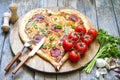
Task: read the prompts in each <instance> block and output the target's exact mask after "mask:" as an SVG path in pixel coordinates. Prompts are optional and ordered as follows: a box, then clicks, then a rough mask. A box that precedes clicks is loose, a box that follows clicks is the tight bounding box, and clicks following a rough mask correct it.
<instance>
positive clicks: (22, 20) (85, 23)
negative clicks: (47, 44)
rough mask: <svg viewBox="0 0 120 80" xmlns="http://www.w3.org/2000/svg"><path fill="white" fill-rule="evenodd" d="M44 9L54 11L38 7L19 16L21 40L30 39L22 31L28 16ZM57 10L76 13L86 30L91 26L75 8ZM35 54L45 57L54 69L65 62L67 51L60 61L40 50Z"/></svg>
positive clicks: (57, 68) (44, 10) (30, 16)
mask: <svg viewBox="0 0 120 80" xmlns="http://www.w3.org/2000/svg"><path fill="white" fill-rule="evenodd" d="M58 10H59V9H58ZM46 11H47V12H50V13H54V11H52V10H51V9H47V8H40V9H39V8H38V9H34V10H31V11H30V12H28V13H27V14H25V15H24V16H23V17H22V18H21V20H20V22H19V24H18V25H19V36H20V38H21V40H22V41H23V42H26V41H30V39H29V38H28V36H27V34H26V33H25V31H24V30H25V26H26V24H27V22H28V20H29V19H30V18H32V16H33V15H35V14H38V13H41V12H42V13H44V12H46ZM58 12H66V13H70V14H71V13H73V14H77V15H78V16H79V17H81V19H82V20H83V23H84V26H85V27H86V29H87V30H88V29H89V28H90V27H91V24H90V23H91V22H90V21H89V19H88V18H87V17H86V16H85V15H83V14H82V13H80V12H78V11H77V10H74V9H60V10H59V11H58ZM34 47H35V46H34V45H32V46H30V48H31V49H33V48H34ZM37 55H38V56H40V57H41V58H43V59H45V60H46V61H48V62H50V63H51V64H52V65H53V66H54V68H55V69H56V70H59V69H60V67H61V66H62V65H63V63H65V61H67V59H68V53H66V54H65V55H64V57H63V58H62V59H61V61H60V62H59V63H57V62H55V61H54V60H53V59H51V58H50V57H49V56H48V55H45V54H44V53H43V52H42V51H41V50H38V51H37Z"/></svg>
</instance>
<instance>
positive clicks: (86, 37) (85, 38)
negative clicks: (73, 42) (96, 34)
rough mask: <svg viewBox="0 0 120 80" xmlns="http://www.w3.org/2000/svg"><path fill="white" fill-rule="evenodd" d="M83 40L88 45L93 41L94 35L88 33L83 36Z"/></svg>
mask: <svg viewBox="0 0 120 80" xmlns="http://www.w3.org/2000/svg"><path fill="white" fill-rule="evenodd" d="M80 39H81V41H83V42H85V43H86V44H87V45H88V46H89V45H90V44H91V43H92V41H93V37H92V36H90V35H88V34H85V35H84V36H82V37H81V38H80Z"/></svg>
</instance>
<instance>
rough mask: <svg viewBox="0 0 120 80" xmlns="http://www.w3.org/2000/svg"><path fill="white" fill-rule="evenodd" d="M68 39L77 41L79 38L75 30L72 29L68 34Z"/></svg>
mask: <svg viewBox="0 0 120 80" xmlns="http://www.w3.org/2000/svg"><path fill="white" fill-rule="evenodd" d="M68 39H71V40H73V41H77V40H78V39H79V35H78V33H77V32H75V31H73V32H71V33H70V34H69V35H68Z"/></svg>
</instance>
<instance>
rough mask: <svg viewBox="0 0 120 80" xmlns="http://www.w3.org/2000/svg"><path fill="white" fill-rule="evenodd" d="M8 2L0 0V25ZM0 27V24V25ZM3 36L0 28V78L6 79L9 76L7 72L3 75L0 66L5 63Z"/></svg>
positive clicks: (0, 79) (1, 79)
mask: <svg viewBox="0 0 120 80" xmlns="http://www.w3.org/2000/svg"><path fill="white" fill-rule="evenodd" d="M10 2H11V0H1V1H0V5H1V7H0V25H2V24H3V22H2V15H3V13H4V12H6V11H8V7H7V5H8V4H9V3H10ZM0 28H1V26H0ZM5 36H6V34H5V33H3V31H2V30H1V29H0V80H4V79H6V80H7V78H9V77H11V76H9V75H7V74H6V76H7V77H6V76H4V74H5V72H4V71H3V66H2V64H5V63H3V62H2V59H3V55H4V53H3V47H4V43H5ZM8 57H9V56H8ZM5 61H6V59H5ZM9 80H11V79H10V78H9Z"/></svg>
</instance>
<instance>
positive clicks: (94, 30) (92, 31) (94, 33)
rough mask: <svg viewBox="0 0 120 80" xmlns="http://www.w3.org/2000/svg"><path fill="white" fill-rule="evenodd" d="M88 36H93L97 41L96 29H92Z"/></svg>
mask: <svg viewBox="0 0 120 80" xmlns="http://www.w3.org/2000/svg"><path fill="white" fill-rule="evenodd" d="M87 34H89V35H91V36H92V37H93V39H95V38H96V37H97V34H98V33H97V30H96V29H94V28H90V29H89V30H88V32H87Z"/></svg>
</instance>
